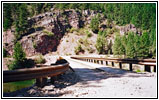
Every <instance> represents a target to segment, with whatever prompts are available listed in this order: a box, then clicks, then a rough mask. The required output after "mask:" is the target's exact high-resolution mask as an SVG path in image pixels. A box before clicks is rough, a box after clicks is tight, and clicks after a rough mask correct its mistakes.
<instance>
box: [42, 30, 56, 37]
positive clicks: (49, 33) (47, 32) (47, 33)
mask: <svg viewBox="0 0 159 100" xmlns="http://www.w3.org/2000/svg"><path fill="white" fill-rule="evenodd" d="M43 32H44V33H45V34H46V35H48V36H50V37H51V36H54V33H52V32H49V31H47V30H43Z"/></svg>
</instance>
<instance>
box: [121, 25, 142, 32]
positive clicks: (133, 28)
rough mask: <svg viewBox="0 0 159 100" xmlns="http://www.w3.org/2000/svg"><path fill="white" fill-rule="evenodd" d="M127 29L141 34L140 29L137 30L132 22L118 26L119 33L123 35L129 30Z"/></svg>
mask: <svg viewBox="0 0 159 100" xmlns="http://www.w3.org/2000/svg"><path fill="white" fill-rule="evenodd" d="M129 31H132V32H134V33H137V34H140V35H141V32H140V30H138V29H137V28H136V27H135V25H133V24H128V25H126V26H122V27H120V34H121V35H124V34H125V33H127V32H129Z"/></svg>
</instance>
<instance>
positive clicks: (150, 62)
mask: <svg viewBox="0 0 159 100" xmlns="http://www.w3.org/2000/svg"><path fill="white" fill-rule="evenodd" d="M71 58H72V59H77V60H83V61H88V62H93V63H98V64H99V62H101V64H103V62H105V63H106V65H108V62H112V66H114V62H115V63H119V68H120V69H122V63H128V64H129V70H130V71H133V69H132V64H139V65H144V66H145V71H148V72H150V71H151V68H150V67H151V66H153V67H154V68H153V69H154V72H156V59H120V58H97V57H71Z"/></svg>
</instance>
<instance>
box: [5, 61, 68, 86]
mask: <svg viewBox="0 0 159 100" xmlns="http://www.w3.org/2000/svg"><path fill="white" fill-rule="evenodd" d="M68 69H69V63H65V64H59V65H52V66H51V65H37V66H36V67H35V68H26V69H17V70H7V71H3V82H4V83H7V82H15V81H24V80H30V79H37V80H38V82H36V84H39V86H43V85H44V84H43V83H46V82H43V81H44V79H45V80H46V77H53V76H57V75H59V74H62V73H64V72H65V71H66V70H68Z"/></svg>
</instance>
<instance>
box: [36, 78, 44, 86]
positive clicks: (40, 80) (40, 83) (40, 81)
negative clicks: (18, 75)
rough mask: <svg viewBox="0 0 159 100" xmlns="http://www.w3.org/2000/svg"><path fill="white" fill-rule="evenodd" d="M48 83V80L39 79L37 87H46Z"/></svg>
mask: <svg viewBox="0 0 159 100" xmlns="http://www.w3.org/2000/svg"><path fill="white" fill-rule="evenodd" d="M46 83H47V78H37V79H36V85H37V86H38V87H44V86H45V85H46Z"/></svg>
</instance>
